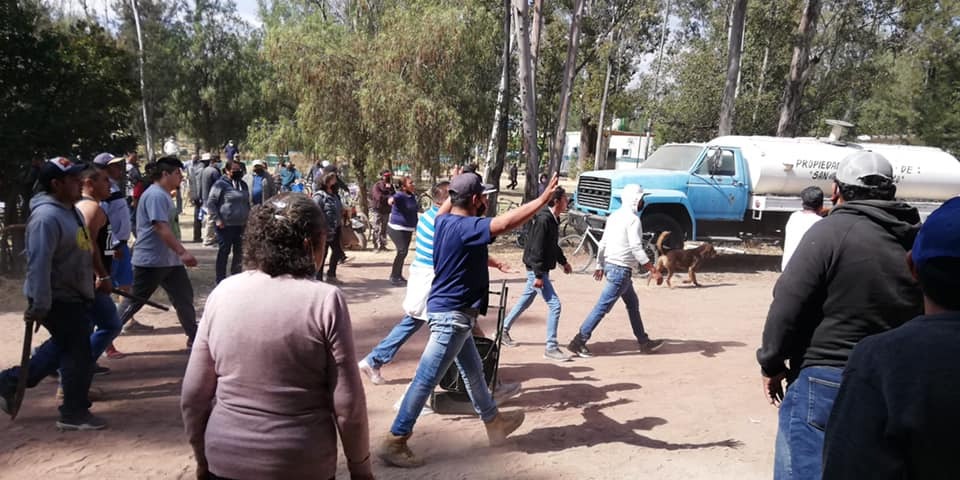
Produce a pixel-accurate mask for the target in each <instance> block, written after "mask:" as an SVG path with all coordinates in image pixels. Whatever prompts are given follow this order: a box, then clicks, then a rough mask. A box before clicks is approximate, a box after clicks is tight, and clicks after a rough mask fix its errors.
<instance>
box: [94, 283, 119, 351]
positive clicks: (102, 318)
mask: <svg viewBox="0 0 960 480" xmlns="http://www.w3.org/2000/svg"><path fill="white" fill-rule="evenodd" d="M90 313H91V315H92V317H93V324H94V325H95V326H96V327H97V330H96V331H95V332H93V335H90V350H91V351H92V353H93V361H94V362H96V361H97V359H98V358H100V355H103V351H104V350H106V349H107V347H108V346H109V345H110V343H111V342H113V340H114V339H115V338H117V335H120V328H121V327H122V325H120V314H119V313H118V312H117V306H116V305H115V304H114V303H113V299H112V298H110V295H109V294H107V293H100V292H97V293H96V295H95V296H94V299H93V306H92V307H91V308H90Z"/></svg>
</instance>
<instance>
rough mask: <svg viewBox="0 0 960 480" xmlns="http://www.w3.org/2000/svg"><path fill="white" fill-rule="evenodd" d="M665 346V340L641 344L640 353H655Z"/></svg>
mask: <svg viewBox="0 0 960 480" xmlns="http://www.w3.org/2000/svg"><path fill="white" fill-rule="evenodd" d="M662 346H663V340H647V341H646V342H644V343H641V344H640V353H653V352H656V351H657V350H660V347H662Z"/></svg>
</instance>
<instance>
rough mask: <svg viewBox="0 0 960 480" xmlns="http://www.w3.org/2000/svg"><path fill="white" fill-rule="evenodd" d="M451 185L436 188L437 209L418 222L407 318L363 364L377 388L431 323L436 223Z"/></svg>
mask: <svg viewBox="0 0 960 480" xmlns="http://www.w3.org/2000/svg"><path fill="white" fill-rule="evenodd" d="M449 186H450V182H446V181H444V182H440V183H438V184H436V185H434V187H433V189H432V190H431V192H430V195H431V196H432V197H433V206H432V207H430V209H429V210H427V211H426V212H423V213H422V214H421V215H420V219H419V221H418V222H417V237H416V253H415V256H414V259H413V263H411V264H410V278H409V279H408V280H407V294H406V297H404V299H403V311H404V313H405V314H406V315H404V317H403V319H402V320H400V323H398V324H397V325H396V326H394V327H393V330H391V331H390V333H389V334H388V335H387V336H386V338H384V339H383V340H381V341H380V343H379V344H378V345H377V346H376V347H375V348H374V349H373V351H372V352H370V355H367V356H366V358H364V359H363V360H361V361H360V371H361V372H363V373H364V374H365V375H366V376H367V377H368V378H370V381H371V382H373V384H374V385H381V384H383V383H385V382H386V380H384V378H383V376H381V375H380V367H382V366H383V365H386V364H388V363H390V361H391V360H393V357H394V356H395V355H396V354H397V352H398V351H399V350H400V347H402V346H403V344H404V343H406V342H407V339H409V338H410V336H411V335H413V334H414V333H416V332H417V330H419V329H420V327H422V326H423V324H424V323H426V321H427V297H428V296H429V295H430V286H431V285H432V284H433V233H434V220H435V219H436V218H437V212H438V211H440V205H442V204H443V202H444V201H446V200H447V188H448V187H449Z"/></svg>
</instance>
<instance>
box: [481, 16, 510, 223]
mask: <svg viewBox="0 0 960 480" xmlns="http://www.w3.org/2000/svg"><path fill="white" fill-rule="evenodd" d="M503 6H504V10H503V52H502V53H501V55H500V62H501V70H500V87H499V91H498V92H497V111H496V113H495V114H494V116H493V129H492V130H493V131H492V132H491V133H490V143H489V144H488V145H487V170H486V172H485V173H484V177H485V178H486V179H487V183H489V184H491V185H494V186H495V187H497V190H498V191H499V190H500V176H501V175H502V174H503V163H504V161H505V160H506V156H507V126H508V122H507V119H508V118H509V116H510V112H509V108H510V100H511V96H510V58H511V53H512V51H513V34H512V33H511V30H510V11H511V10H512V8H511V7H510V0H503ZM494 149H496V150H494ZM498 196H499V194H498V193H496V192H495V193H491V194H490V199H489V200H490V205H496V204H497V197H498ZM496 215H497V209H496V208H490V209H487V216H490V217H493V216H496Z"/></svg>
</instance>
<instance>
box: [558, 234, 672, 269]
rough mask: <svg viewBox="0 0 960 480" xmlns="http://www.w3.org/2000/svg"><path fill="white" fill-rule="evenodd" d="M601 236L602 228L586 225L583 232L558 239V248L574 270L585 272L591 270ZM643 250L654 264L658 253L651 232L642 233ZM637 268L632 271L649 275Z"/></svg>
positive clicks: (595, 259)
mask: <svg viewBox="0 0 960 480" xmlns="http://www.w3.org/2000/svg"><path fill="white" fill-rule="evenodd" d="M594 232H598V233H599V234H600V235H594ZM602 236H603V229H602V228H596V227H589V226H588V227H587V228H586V229H584V231H583V234H580V235H578V234H573V235H567V236H565V237H562V238H561V239H560V248H561V249H562V250H563V253H564V255H565V256H566V257H567V263H569V264H570V267H571V268H572V269H573V271H574V272H577V273H586V272H592V271H593V269H591V268H590V267H592V266H594V265H595V264H596V261H597V249H598V245H599V244H600V238H599V237H602ZM643 250H644V253H646V254H647V258H649V259H650V261H651V262H653V263H654V264H656V262H657V258H658V257H659V256H660V254H659V252H657V247H656V244H655V239H654V233H653V232H649V233H644V234H643ZM637 270H638V271H637V272H634V273H635V274H636V275H637V276H639V277H641V278H646V277H647V276H648V275H650V272H648V271H647V270H646V269H643V268H639V269H637Z"/></svg>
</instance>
